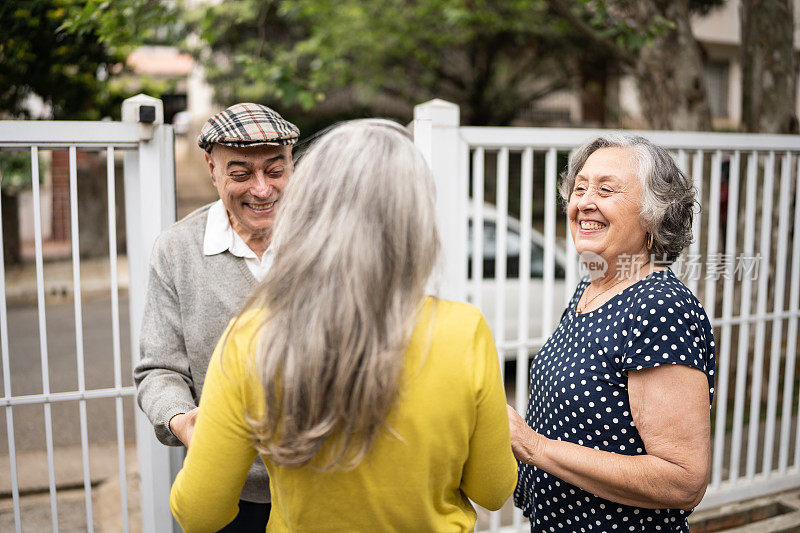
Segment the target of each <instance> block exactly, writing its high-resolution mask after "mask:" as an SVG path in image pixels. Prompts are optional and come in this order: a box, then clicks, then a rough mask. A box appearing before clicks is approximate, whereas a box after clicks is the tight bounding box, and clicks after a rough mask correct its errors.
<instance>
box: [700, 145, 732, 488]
mask: <svg viewBox="0 0 800 533" xmlns="http://www.w3.org/2000/svg"><path fill="white" fill-rule="evenodd" d="M698 154H699V155H700V159H699V163H698V159H697V155H695V161H694V164H695V170H697V167H698V164H699V167H700V169H702V164H703V161H702V154H701V153H700V152H698ZM721 160H722V153H721V152H720V151H719V150H717V151H716V152H714V155H713V156H712V158H711V190H710V191H709V213H708V240H707V243H706V259H707V260H708V261H712V260H717V258H716V254H717V245H718V242H717V240H718V237H719V196H720V194H719V192H720V191H719V189H720V181H721V172H720V165H721ZM698 176H699V177H700V182H702V171H701V172H700V173H698V174H695V179H697V177H698ZM695 183H697V182H695ZM698 250H699V245H698ZM708 277H709V273H708V272H707V273H706V281H705V296H704V298H703V300H704V301H703V305H704V306H705V308H706V310H707V311H708V315H709V316H710V317H712V319H713V318H714V316H715V315H714V313H715V307H716V306H715V305H714V299H715V298H716V282H715V281H714V280H713V279H712V280H709V279H708ZM717 369H718V371H717V374H716V377H717V412H716V415H717V417H716V426H715V435H714V468H713V472H712V477H711V480H712V483H713V484H715V485H717V484H719V482H720V480H721V478H720V476H721V475H722V465H721V461H722V457H723V455H724V452H725V417H726V413H727V407H728V405H727V398H728V379H729V375H728V374H729V372H730V370H729V369H730V362H729V361H728V360H727V359H723V358H722V357H720V359H719V361H718V363H717Z"/></svg>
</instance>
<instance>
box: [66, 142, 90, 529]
mask: <svg viewBox="0 0 800 533" xmlns="http://www.w3.org/2000/svg"><path fill="white" fill-rule="evenodd" d="M76 152H77V150H76V148H75V147H74V146H70V147H69V213H70V238H71V241H72V288H73V289H72V293H73V296H72V302H73V308H74V311H75V357H76V363H77V367H78V391H79V392H86V373H85V371H84V357H83V312H82V306H81V261H80V253H81V250H80V242H79V241H80V236H79V226H78V162H77V154H76ZM78 409H79V416H80V427H81V459H82V461H83V492H84V503H85V506H86V529H87V530H88V531H89V532H90V533H91V532H92V531H94V518H93V513H92V478H91V475H90V473H89V430H88V424H87V420H86V400H83V399H82V400H79V401H78Z"/></svg>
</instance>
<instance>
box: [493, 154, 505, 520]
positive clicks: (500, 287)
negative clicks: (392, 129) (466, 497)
mask: <svg viewBox="0 0 800 533" xmlns="http://www.w3.org/2000/svg"><path fill="white" fill-rule="evenodd" d="M495 229H496V231H497V233H496V235H495V246H496V248H495V251H494V282H495V293H494V298H495V300H494V302H495V329H494V334H495V337H496V338H497V345H498V346H502V345H503V344H505V341H506V260H507V237H508V148H505V147H504V148H501V149H500V151H499V152H498V154H497V224H496V226H495ZM498 356H499V357H500V373H501V375H504V374H505V364H504V362H505V358H506V354H505V351H504V350H503V348H500V349H499V350H498ZM490 527H491V530H492V531H498V530H499V528H500V513H499V512H493V513H492V514H491V518H490Z"/></svg>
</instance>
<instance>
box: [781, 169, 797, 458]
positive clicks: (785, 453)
mask: <svg viewBox="0 0 800 533" xmlns="http://www.w3.org/2000/svg"><path fill="white" fill-rule="evenodd" d="M796 159H797V164H798V165H800V157H797V158H796ZM797 170H798V172H797V173H796V175H795V202H794V228H793V231H792V235H794V239H793V241H792V267H791V268H792V270H791V274H790V275H789V276H790V278H789V279H790V280H791V287H790V289H789V310H790V311H792V312H796V310H797V299H798V289H799V288H800V285H799V284H800V168H798V169H797ZM787 196H788V194H787ZM787 323H788V325H787V331H786V371H785V372H784V376H786V377H784V378H783V406H782V410H781V440H780V448H779V451H778V469H779V470H780V472H781V473H782V474H785V473H786V469H787V468H788V463H789V432H790V429H789V428H790V425H791V421H792V392H793V389H794V369H795V358H796V357H797V344H796V343H797V318H796V317H789V318H788V319H787ZM795 447H797V443H795Z"/></svg>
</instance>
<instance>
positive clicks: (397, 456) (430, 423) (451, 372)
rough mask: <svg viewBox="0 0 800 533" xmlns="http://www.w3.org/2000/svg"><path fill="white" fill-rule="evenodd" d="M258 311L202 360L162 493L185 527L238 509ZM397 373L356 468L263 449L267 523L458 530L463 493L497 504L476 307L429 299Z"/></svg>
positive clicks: (493, 432) (484, 331)
mask: <svg viewBox="0 0 800 533" xmlns="http://www.w3.org/2000/svg"><path fill="white" fill-rule="evenodd" d="M261 316H263V315H261ZM258 320H259V319H258V317H257V316H256V315H253V316H251V317H249V319H245V320H242V321H240V322H239V324H237V326H236V328H235V330H233V331H232V332H231V334H230V336H229V338H228V341H227V343H226V344H225V346H224V352H223V351H222V345H221V344H220V345H218V346H217V349H216V350H215V352H214V355H213V357H212V359H211V363H210V365H209V367H208V374H207V376H206V381H205V385H204V387H203V394H202V398H201V401H200V412H199V415H198V418H197V425H196V427H195V430H194V435H193V437H192V442H191V446H190V447H189V452H188V454H187V456H186V460H185V461H184V464H183V469H182V470H181V471H180V473H179V474H178V477H177V478H176V480H175V484H174V485H173V487H172V492H171V494H170V506H171V508H172V512H173V514H174V515H175V517H176V519H177V520H178V522H179V523H180V525H181V526H182V527H183V528H184V530H185V531H187V532H194V531H216V530H218V529H220V528H221V527H222V526H224V525H225V524H227V523H228V522H230V521H231V520H233V518H234V517H235V516H236V513H237V512H238V508H237V503H238V499H239V492H240V489H241V487H242V484H243V483H244V481H245V478H246V477H247V470H248V468H249V467H250V465H251V464H252V463H253V460H254V459H255V456H256V453H257V452H256V450H255V448H254V447H253V441H254V437H253V431H252V429H251V427H250V426H249V425H248V424H247V422H246V421H245V415H244V413H245V410H246V408H248V407H249V408H250V412H252V411H253V408H255V410H256V412H263V406H264V399H263V397H262V396H261V386H260V383H259V382H258V378H257V376H256V375H255V374H254V372H253V369H252V361H253V353H252V346H253V343H252V340H253V337H254V335H255V331H256V327H257V326H258ZM431 325H432V328H433V329H432V330H431V329H430V328H431ZM429 332H432V336H431V335H429ZM223 338H224V337H223ZM428 346H430V351H427V348H428ZM402 379H403V381H402V383H403V387H402V390H401V393H400V398H399V401H398V402H397V404H396V406H395V407H394V409H393V410H392V412H391V413H390V414H389V416H388V418H387V421H386V422H387V425H388V426H389V427H391V428H392V429H393V430H394V432H395V435H393V434H392V433H390V432H389V431H388V430H386V431H383V432H382V433H381V434H380V435H379V437H378V438H377V439H376V441H375V444H374V445H373V447H372V449H371V450H370V451H369V452H368V454H367V456H366V457H365V458H364V460H363V461H362V462H361V463H360V464H359V465H358V466H357V467H356V468H355V469H353V470H350V471H347V472H343V471H337V470H333V471H319V470H315V469H313V468H309V467H303V468H286V467H280V466H276V465H275V464H273V463H272V462H271V461H270V460H269V459H267V458H264V463H265V464H266V466H267V470H268V471H269V476H270V491H271V493H272V512H271V515H270V519H269V525H268V526H267V531H270V532H279V531H315V532H316V531H365V532H372V531H414V532H417V531H420V532H422V531H433V532H440V531H441V532H445V531H469V530H472V529H473V528H474V525H475V518H476V514H475V510H474V508H473V507H472V504H471V503H470V502H469V500H468V499H467V498H469V499H471V500H473V501H474V502H476V503H478V504H480V505H482V506H484V507H486V508H489V509H498V508H500V507H501V506H502V505H503V503H504V502H505V501H506V499H507V498H508V496H509V495H510V494H511V492H512V491H513V489H514V486H515V485H516V480H517V465H516V461H515V460H514V456H513V454H512V452H511V445H510V442H509V431H508V417H507V414H506V407H505V403H506V402H505V395H504V392H503V384H502V382H501V380H500V368H499V363H498V359H497V351H496V348H495V345H494V341H493V339H492V335H491V332H490V331H489V327H488V326H487V324H486V321H485V319H484V318H483V316H482V315H481V314H480V312H479V311H478V310H477V309H475V308H474V307H472V306H469V305H466V304H461V303H455V302H447V301H442V300H436V301H435V303H434V300H433V299H430V298H429V299H428V300H427V301H426V304H425V306H424V309H423V311H422V313H421V314H420V319H419V320H418V322H417V326H416V328H415V330H414V333H413V335H412V338H411V342H410V344H409V347H408V350H407V352H406V361H405V370H404V374H403V378H402ZM398 436H399V438H398ZM312 464H313V461H312Z"/></svg>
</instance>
